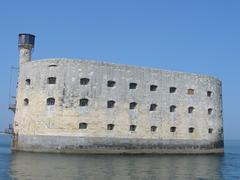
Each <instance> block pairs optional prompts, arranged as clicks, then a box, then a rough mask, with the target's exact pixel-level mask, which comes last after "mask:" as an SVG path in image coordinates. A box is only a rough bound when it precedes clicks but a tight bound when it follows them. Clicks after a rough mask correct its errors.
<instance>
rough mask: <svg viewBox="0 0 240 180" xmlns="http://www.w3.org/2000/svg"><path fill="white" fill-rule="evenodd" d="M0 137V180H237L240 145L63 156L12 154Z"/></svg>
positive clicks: (7, 141)
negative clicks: (221, 150) (206, 151)
mask: <svg viewBox="0 0 240 180" xmlns="http://www.w3.org/2000/svg"><path fill="white" fill-rule="evenodd" d="M10 142H11V138H10V137H9V136H1V135H0V179H1V180H2V179H3V180H4V179H24V180H27V179H29V180H35V179H36V180H38V179H44V180H45V179H57V180H58V179H84V180H85V179H87V180H88V179H89V180H94V179H97V180H110V179H116V180H118V179H119V180H128V179H150V180H154V179H163V180H165V179H180V180H188V179H197V180H204V179H210V180H214V179H220V180H221V179H230V180H232V179H238V180H240V141H225V155H224V156H219V155H137V156H135V155H128V156H126V155H62V154H41V153H23V152H21V153H11V151H10V148H9V147H10Z"/></svg>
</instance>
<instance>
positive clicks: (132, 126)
mask: <svg viewBox="0 0 240 180" xmlns="http://www.w3.org/2000/svg"><path fill="white" fill-rule="evenodd" d="M136 128H137V126H136V125H130V127H129V131H131V132H132V131H135V130H136Z"/></svg>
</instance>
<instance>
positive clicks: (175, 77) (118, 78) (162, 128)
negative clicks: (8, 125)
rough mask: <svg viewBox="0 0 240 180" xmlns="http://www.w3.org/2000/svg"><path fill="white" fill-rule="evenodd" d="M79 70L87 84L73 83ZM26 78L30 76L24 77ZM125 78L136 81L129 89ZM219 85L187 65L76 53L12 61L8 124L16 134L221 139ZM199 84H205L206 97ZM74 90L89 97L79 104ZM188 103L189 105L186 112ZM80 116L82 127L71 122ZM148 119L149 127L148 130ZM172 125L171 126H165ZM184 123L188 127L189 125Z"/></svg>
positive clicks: (153, 138)
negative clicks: (132, 62)
mask: <svg viewBox="0 0 240 180" xmlns="http://www.w3.org/2000/svg"><path fill="white" fill-rule="evenodd" d="M48 77H56V84H47V78H48ZM80 78H89V79H90V81H89V84H87V85H80ZM26 79H30V80H31V82H30V84H29V85H28V84H26ZM108 80H113V81H115V82H116V84H115V86H114V87H107V81H108ZM130 82H134V83H137V88H136V89H129V83H130ZM150 85H156V86H157V89H156V91H150ZM170 87H176V88H177V89H176V92H175V93H170V92H169V88H170ZM188 89H194V94H193V95H189V94H188ZM221 89H222V88H221V82H220V81H219V80H217V79H215V78H213V77H208V76H201V75H196V74H190V73H181V72H172V71H163V70H159V69H150V68H139V67H133V66H127V65H117V64H109V63H104V62H93V61H84V60H68V59H49V60H40V61H32V62H27V63H24V64H22V65H21V68H20V75H19V84H18V92H17V109H16V114H15V119H14V131H15V133H16V134H18V136H26V135H29V136H32V135H33V136H36V137H37V136H49V137H50V136H51V137H52V136H62V137H75V138H76V137H81V138H90V137H94V138H106V141H107V139H111V138H114V139H116V138H119V139H138V140H139V139H140V140H141V139H142V140H156V141H158V142H161V141H169V140H176V141H178V142H179V140H182V141H183V142H184V141H186V140H187V141H189V140H190V141H191V142H193V141H196V142H198V141H199V142H203V141H206V142H209V143H211V142H214V143H215V142H222V140H223V129H222V127H223V122H222V92H221ZM207 91H211V97H209V96H207ZM49 97H53V98H55V105H53V106H48V105H47V104H46V100H47V98H49ZM25 98H28V99H29V104H28V105H24V99H25ZM81 98H87V99H89V103H88V106H85V107H81V106H79V100H80V99H81ZM108 100H114V101H115V102H116V103H115V106H114V107H113V108H107V101H108ZM130 102H136V103H137V106H136V109H134V110H130V109H129V103H130ZM151 104H157V107H156V110H155V111H149V109H150V105H151ZM171 105H175V106H176V109H175V112H170V110H169V108H170V106H171ZM191 106H192V107H194V110H193V112H192V113H188V107H191ZM209 108H212V113H211V114H210V115H209V114H208V109H209ZM81 122H85V123H87V124H88V126H87V129H79V123H81ZM107 124H114V129H113V130H107ZM132 124H134V125H136V130H135V131H134V132H131V131H129V126H130V125H132ZM151 126H156V127H157V130H156V131H155V132H152V131H151V129H150V127H151ZM172 126H175V127H176V131H175V132H170V127H172ZM190 127H193V128H194V131H193V133H189V128H190ZM209 128H212V129H213V131H212V133H209ZM25 139H26V138H25ZM19 143H20V144H21V142H19ZM28 143H29V141H28ZM30 144H31V143H30ZM80 144H81V143H80ZM103 144H104V143H103ZM170 144H171V142H170ZM195 144H196V143H195ZM62 145H63V146H64V143H63V144H62ZM23 146H24V144H21V148H22V149H24V148H23ZM60 146H61V145H60ZM78 146H79V144H78ZM19 147H20V146H19ZM15 148H16V149H18V147H15ZM21 148H20V149H21ZM213 148H215V147H213ZM218 148H219V147H218Z"/></svg>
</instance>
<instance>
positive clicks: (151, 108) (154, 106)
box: [149, 104, 157, 111]
mask: <svg viewBox="0 0 240 180" xmlns="http://www.w3.org/2000/svg"><path fill="white" fill-rule="evenodd" d="M156 109H157V104H151V105H150V109H149V111H156Z"/></svg>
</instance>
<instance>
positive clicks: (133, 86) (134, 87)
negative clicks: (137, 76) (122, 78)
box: [129, 83, 137, 89]
mask: <svg viewBox="0 0 240 180" xmlns="http://www.w3.org/2000/svg"><path fill="white" fill-rule="evenodd" d="M129 89H137V83H129Z"/></svg>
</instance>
